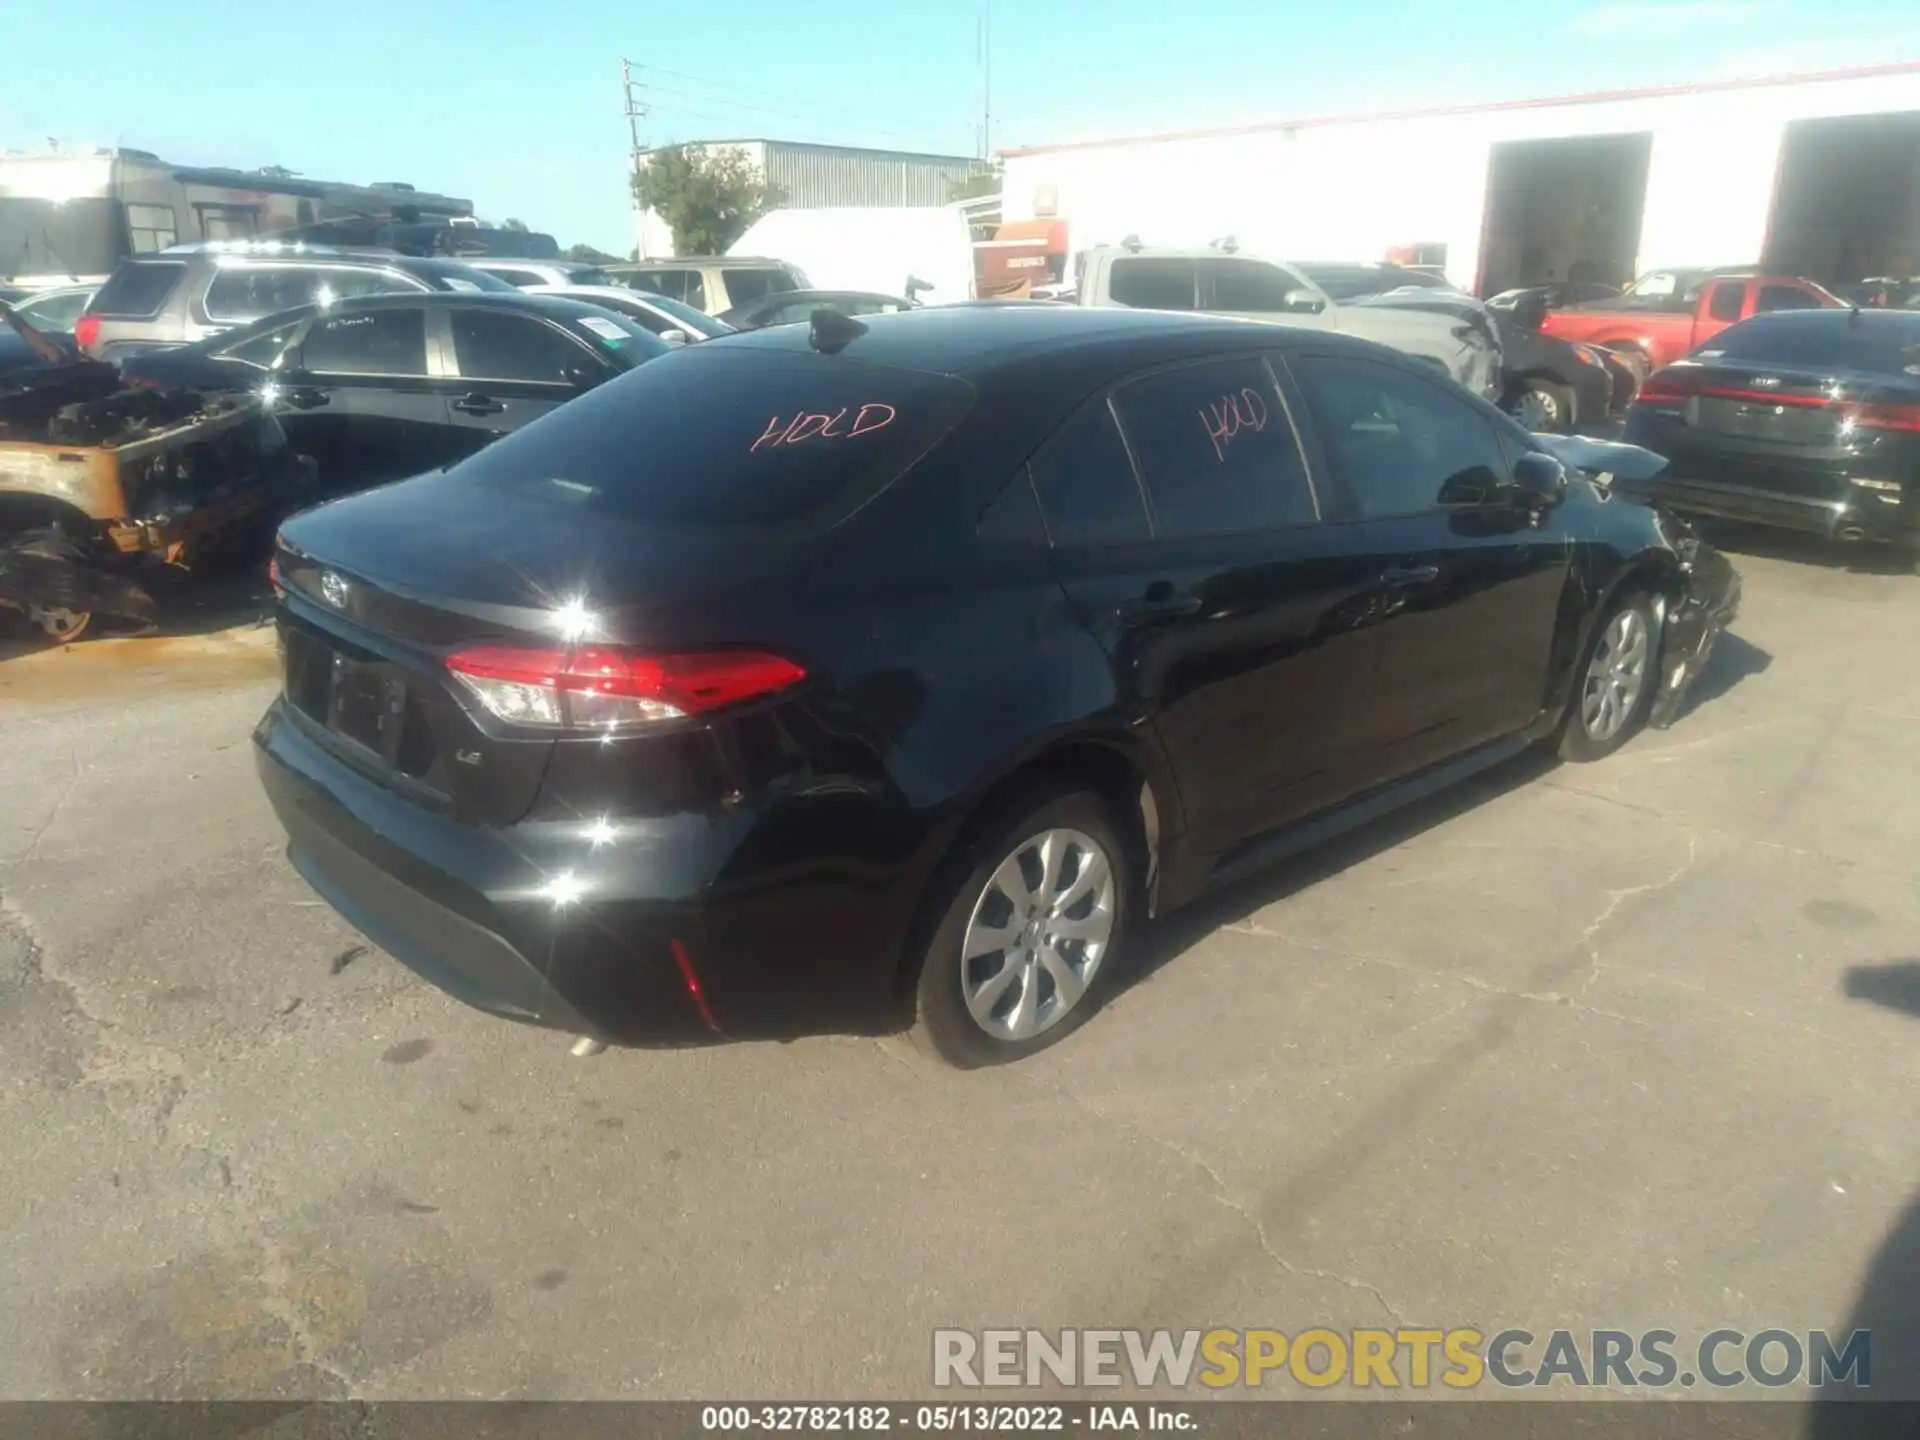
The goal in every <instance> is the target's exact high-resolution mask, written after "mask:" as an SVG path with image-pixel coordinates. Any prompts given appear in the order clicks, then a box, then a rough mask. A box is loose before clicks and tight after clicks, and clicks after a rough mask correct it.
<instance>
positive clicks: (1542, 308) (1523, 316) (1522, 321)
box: [1513, 295, 1547, 330]
mask: <svg viewBox="0 0 1920 1440" xmlns="http://www.w3.org/2000/svg"><path fill="white" fill-rule="evenodd" d="M1513 319H1514V323H1515V324H1517V325H1522V326H1524V327H1526V328H1527V329H1529V330H1538V329H1539V328H1540V327H1541V326H1542V325H1544V324H1546V323H1547V297H1546V296H1545V295H1529V296H1527V297H1526V298H1525V299H1523V300H1521V301H1519V302H1518V303H1517V304H1516V305H1515V306H1514V307H1513Z"/></svg>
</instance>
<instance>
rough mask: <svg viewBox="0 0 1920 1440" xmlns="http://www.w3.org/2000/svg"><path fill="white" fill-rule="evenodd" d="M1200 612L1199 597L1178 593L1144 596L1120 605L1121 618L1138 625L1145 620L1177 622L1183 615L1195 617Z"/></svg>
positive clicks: (1156, 593)
mask: <svg viewBox="0 0 1920 1440" xmlns="http://www.w3.org/2000/svg"><path fill="white" fill-rule="evenodd" d="M1199 610H1200V597H1199V596H1198V595H1183V594H1180V593H1178V592H1171V591H1170V592H1168V593H1165V594H1161V593H1158V592H1155V593H1152V594H1148V595H1145V596H1142V597H1141V598H1140V599H1138V600H1127V601H1123V602H1122V603H1121V605H1120V618H1121V619H1122V620H1125V621H1127V622H1129V623H1134V624H1137V623H1139V622H1140V621H1143V620H1177V619H1179V618H1180V617H1181V616H1183V615H1195V614H1198V613H1199Z"/></svg>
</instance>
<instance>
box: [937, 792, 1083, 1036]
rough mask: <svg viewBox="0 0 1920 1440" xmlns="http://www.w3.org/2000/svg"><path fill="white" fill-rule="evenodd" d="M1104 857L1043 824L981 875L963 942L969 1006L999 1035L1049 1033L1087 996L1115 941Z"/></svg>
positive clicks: (963, 989)
mask: <svg viewBox="0 0 1920 1440" xmlns="http://www.w3.org/2000/svg"><path fill="white" fill-rule="evenodd" d="M1115 899H1116V886H1115V879H1114V867H1113V863H1112V861H1111V859H1110V857H1109V856H1108V855H1107V853H1106V852H1105V851H1104V850H1103V849H1102V848H1101V847H1100V845H1099V844H1098V843H1097V842H1096V841H1095V840H1094V839H1093V838H1092V837H1091V836H1089V835H1087V834H1084V833H1083V832H1081V831H1079V830H1066V829H1055V830H1043V831H1041V832H1040V833H1039V834H1037V835H1032V836H1029V837H1028V838H1027V839H1025V840H1023V841H1021V842H1020V844H1019V845H1017V846H1016V847H1015V848H1014V850H1013V853H1012V854H1010V855H1008V856H1007V857H1006V858H1005V859H1004V860H1002V861H1001V862H1000V864H999V865H998V866H997V867H996V868H995V869H994V871H993V874H992V875H990V876H989V877H988V878H987V883H986V885H985V887H984V888H983V889H982V890H981V892H980V897H979V899H977V900H976V901H975V902H974V906H973V913H972V914H971V915H970V916H969V917H968V919H967V929H966V934H965V935H964V936H963V937H962V940H961V947H962V948H961V952H960V993H961V997H962V998H963V999H964V1000H965V1001H966V1005H967V1013H968V1014H970V1015H972V1016H973V1019H974V1023H975V1024H977V1025H978V1026H979V1027H980V1028H981V1029H982V1030H984V1031H986V1033H987V1034H989V1035H991V1036H993V1037H994V1038H995V1039H997V1040H1013V1041H1021V1040H1031V1039H1032V1038H1033V1037H1034V1036H1036V1035H1040V1034H1043V1033H1044V1032H1046V1031H1048V1030H1051V1029H1052V1028H1053V1027H1054V1026H1055V1025H1057V1024H1059V1023H1060V1022H1061V1021H1062V1020H1063V1019H1065V1018H1066V1016H1067V1013H1068V1012H1069V1011H1071V1010H1072V1009H1073V1008H1074V1006H1075V1005H1077V1004H1079V1002H1080V999H1081V997H1082V996H1083V995H1085V994H1086V991H1087V987H1088V985H1089V984H1091V983H1092V981H1093V977H1094V973H1095V972H1096V971H1097V970H1098V969H1099V968H1100V963H1101V961H1102V960H1104V959H1105V958H1106V954H1107V949H1108V945H1109V943H1110V941H1111V940H1112V938H1113V924H1114V913H1115Z"/></svg>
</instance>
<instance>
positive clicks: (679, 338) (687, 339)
mask: <svg viewBox="0 0 1920 1440" xmlns="http://www.w3.org/2000/svg"><path fill="white" fill-rule="evenodd" d="M660 338H661V339H662V340H664V341H666V342H667V344H669V345H691V344H692V343H693V337H692V336H691V335H689V334H687V332H686V331H684V330H662V331H661V332H660Z"/></svg>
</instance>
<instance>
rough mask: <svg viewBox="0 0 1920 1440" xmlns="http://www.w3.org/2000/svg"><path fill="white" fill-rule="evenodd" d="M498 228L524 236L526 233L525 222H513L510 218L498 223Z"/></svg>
mask: <svg viewBox="0 0 1920 1440" xmlns="http://www.w3.org/2000/svg"><path fill="white" fill-rule="evenodd" d="M500 228H501V229H502V230H517V231H518V232H519V233H520V234H522V235H524V234H526V233H527V222H526V221H524V220H515V219H514V218H513V217H512V216H508V217H507V218H506V219H505V220H502V221H501V222H500Z"/></svg>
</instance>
